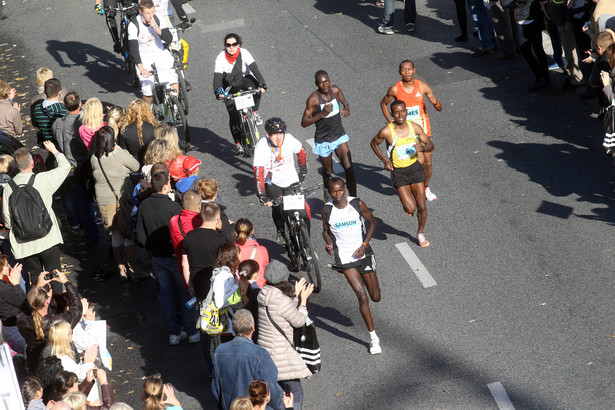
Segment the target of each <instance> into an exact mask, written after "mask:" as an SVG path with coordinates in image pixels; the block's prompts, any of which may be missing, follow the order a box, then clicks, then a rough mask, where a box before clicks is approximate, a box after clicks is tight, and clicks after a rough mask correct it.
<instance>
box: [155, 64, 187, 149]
mask: <svg viewBox="0 0 615 410" xmlns="http://www.w3.org/2000/svg"><path fill="white" fill-rule="evenodd" d="M149 71H150V73H151V75H153V76H154V92H153V93H152V97H153V102H152V111H153V112H154V115H155V116H156V118H157V119H158V121H161V122H167V123H169V124H171V126H173V127H175V129H176V130H177V135H178V137H179V143H180V145H182V148H183V150H184V151H185V152H188V151H189V150H190V129H189V128H188V121H187V120H186V114H185V111H184V106H183V102H184V100H183V99H182V98H181V94H178V93H177V91H175V90H174V89H172V88H171V86H170V84H169V83H160V80H159V78H158V70H156V64H152V68H151V70H149Z"/></svg>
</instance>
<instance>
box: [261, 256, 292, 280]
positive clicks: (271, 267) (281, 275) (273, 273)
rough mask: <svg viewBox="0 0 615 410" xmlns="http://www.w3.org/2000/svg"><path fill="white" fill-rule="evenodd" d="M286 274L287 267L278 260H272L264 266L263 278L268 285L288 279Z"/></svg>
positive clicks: (287, 273)
mask: <svg viewBox="0 0 615 410" xmlns="http://www.w3.org/2000/svg"><path fill="white" fill-rule="evenodd" d="M288 275H290V272H288V268H287V267H286V265H284V264H283V263H282V262H280V261H278V260H275V259H274V260H272V261H271V262H269V264H268V265H267V266H266V267H265V279H266V280H267V283H269V284H270V285H275V284H278V283H282V282H284V281H285V280H287V279H288Z"/></svg>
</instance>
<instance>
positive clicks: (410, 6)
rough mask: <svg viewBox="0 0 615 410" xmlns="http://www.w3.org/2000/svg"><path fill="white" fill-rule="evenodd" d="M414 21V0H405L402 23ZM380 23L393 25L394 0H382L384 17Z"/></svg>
mask: <svg viewBox="0 0 615 410" xmlns="http://www.w3.org/2000/svg"><path fill="white" fill-rule="evenodd" d="M415 21H416V0H406V1H405V3H404V24H408V23H414V22H415ZM382 24H383V25H385V26H393V25H395V0H384V17H383V18H382Z"/></svg>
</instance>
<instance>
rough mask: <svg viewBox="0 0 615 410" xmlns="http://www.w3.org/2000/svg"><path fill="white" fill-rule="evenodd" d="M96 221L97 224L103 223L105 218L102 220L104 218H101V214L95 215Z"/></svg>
mask: <svg viewBox="0 0 615 410" xmlns="http://www.w3.org/2000/svg"><path fill="white" fill-rule="evenodd" d="M94 223H95V224H96V225H102V223H103V220H102V218H101V217H100V216H95V217H94Z"/></svg>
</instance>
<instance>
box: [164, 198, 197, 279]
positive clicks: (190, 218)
mask: <svg viewBox="0 0 615 410" xmlns="http://www.w3.org/2000/svg"><path fill="white" fill-rule="evenodd" d="M178 219H179V220H180V221H181V223H182V229H183V231H184V232H183V235H182V232H181V230H180V229H179V225H178V223H177V220H178ZM202 224H203V220H202V219H201V215H200V214H199V213H198V212H194V211H189V210H187V209H182V213H181V214H179V215H175V216H173V217H172V218H171V222H170V223H169V232H170V233H171V242H172V243H173V249H174V250H175V257H176V258H177V266H179V272H180V273H181V272H183V270H182V245H183V242H184V237H185V236H186V235H187V234H188V232H190V231H191V230H193V229H195V228H198V227H199V226H201V225H202ZM182 276H183V275H182ZM184 286H186V289H187V284H186V283H184Z"/></svg>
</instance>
